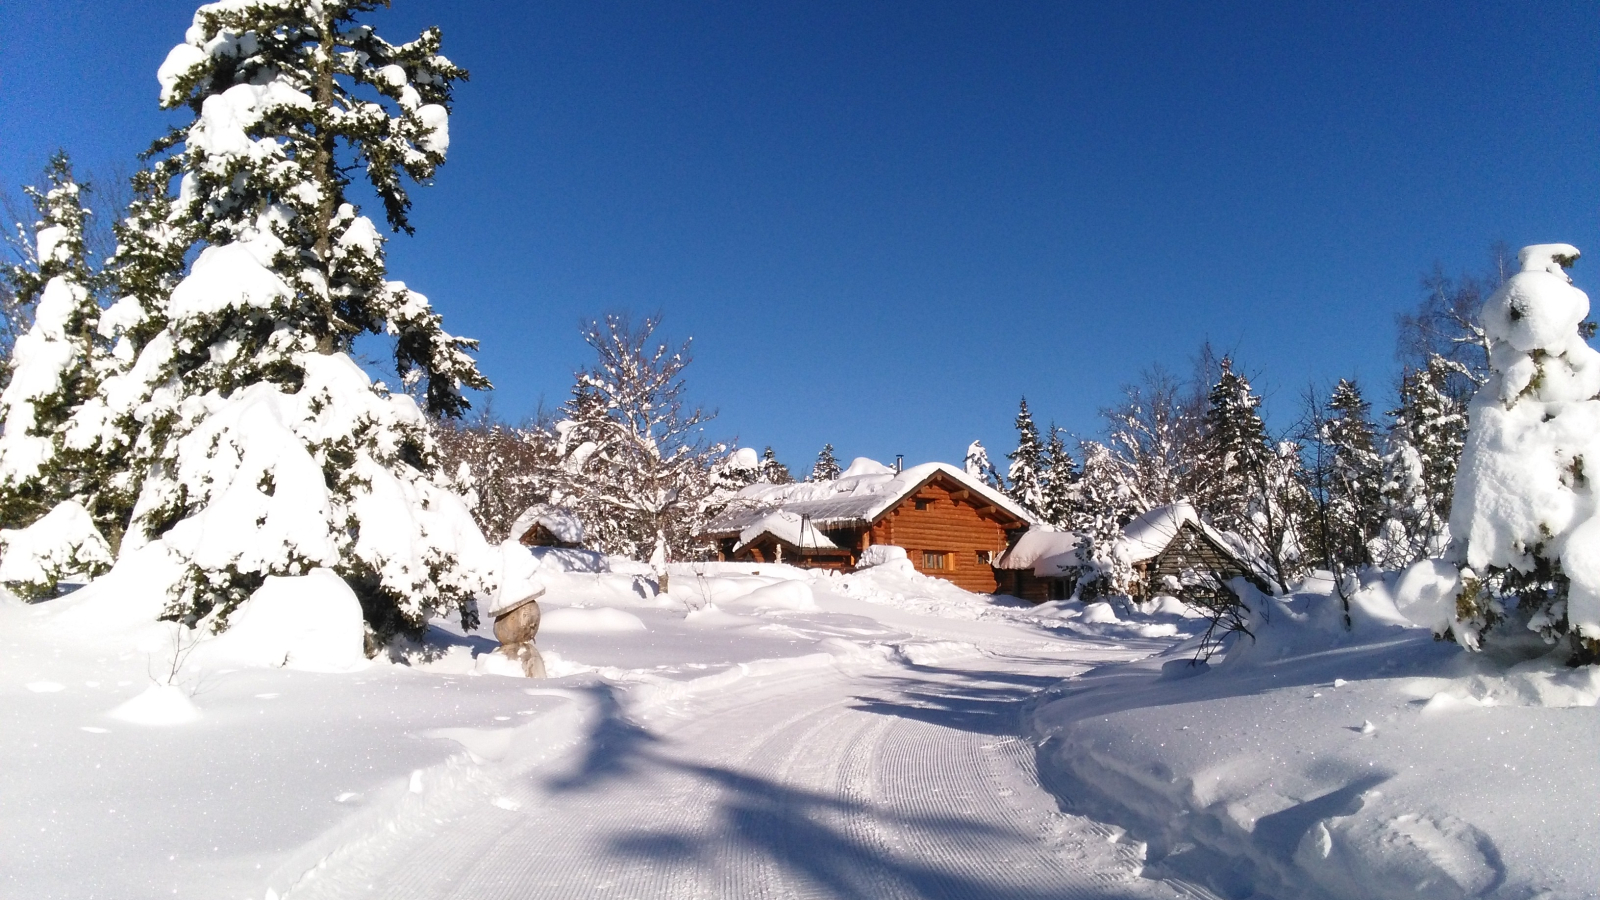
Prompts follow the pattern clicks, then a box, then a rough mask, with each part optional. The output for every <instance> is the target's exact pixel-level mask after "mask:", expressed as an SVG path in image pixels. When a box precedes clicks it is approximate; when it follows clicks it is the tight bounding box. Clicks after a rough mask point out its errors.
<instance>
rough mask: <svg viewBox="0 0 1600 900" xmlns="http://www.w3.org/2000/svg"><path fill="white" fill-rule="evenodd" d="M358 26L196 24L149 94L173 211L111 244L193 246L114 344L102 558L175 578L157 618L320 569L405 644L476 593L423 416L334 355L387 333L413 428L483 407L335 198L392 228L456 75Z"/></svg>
mask: <svg viewBox="0 0 1600 900" xmlns="http://www.w3.org/2000/svg"><path fill="white" fill-rule="evenodd" d="M380 5H385V4H380V3H378V2H375V0H347V2H345V0H323V2H304V0H252V2H244V0H224V2H217V3H211V4H207V5H205V6H202V7H201V8H200V9H199V10H198V11H197V12H196V13H195V16H194V21H193V24H192V25H191V27H190V28H189V30H188V32H187V34H186V36H185V40H184V42H183V43H182V44H179V45H178V46H177V47H174V48H173V50H172V51H171V52H170V53H169V54H168V56H167V59H166V61H165V62H164V63H163V64H162V66H161V69H160V72H159V73H158V77H159V80H160V82H161V104H162V106H163V107H165V108H168V109H180V108H181V109H186V110H188V111H189V113H190V114H191V115H192V119H191V120H190V121H189V122H188V123H187V124H185V125H183V126H181V127H179V128H177V129H174V130H173V131H172V132H171V134H170V135H169V136H168V137H166V138H164V139H163V140H161V141H160V142H158V143H157V145H156V147H155V153H156V155H157V158H158V162H157V163H156V165H157V166H159V165H161V164H162V163H165V164H166V165H168V166H170V167H171V169H172V170H173V171H175V172H176V173H177V174H178V175H180V176H181V178H180V184H179V189H178V194H177V197H176V198H174V199H173V200H172V206H171V211H170V212H163V211H162V209H161V207H162V203H161V200H160V198H159V197H158V196H155V195H154V192H153V193H152V196H149V197H147V198H146V200H147V205H148V209H147V211H146V212H147V220H148V221H147V223H146V224H147V225H148V227H149V228H150V229H151V230H152V233H146V234H142V235H138V236H134V235H129V236H126V237H123V238H122V239H121V243H122V244H123V245H124V250H125V251H126V255H129V256H130V257H131V256H133V255H134V254H136V253H143V254H146V255H152V256H154V257H155V258H157V259H159V258H160V257H161V255H162V253H163V252H165V249H166V248H168V247H170V246H171V245H173V244H174V243H182V242H183V241H182V240H178V241H173V240H171V239H170V237H169V236H165V235H162V234H160V233H155V232H159V230H161V229H174V230H177V231H180V232H183V234H184V237H185V239H188V238H192V239H194V240H197V241H198V242H200V244H201V245H202V249H201V250H200V252H199V255H198V257H197V258H195V260H194V263H193V265H192V266H191V267H190V268H189V270H188V271H187V273H186V274H185V275H184V276H183V278H182V280H181V281H180V282H178V283H177V284H176V285H175V286H173V287H172V289H171V291H170V294H169V295H167V296H165V297H161V296H159V295H160V292H161V285H160V284H159V281H160V271H159V270H160V266H159V265H151V266H149V267H148V269H149V272H148V277H147V278H146V279H145V280H146V283H143V284H139V285H133V284H129V286H128V288H127V293H128V295H129V296H136V295H138V294H140V293H145V294H148V295H150V296H149V298H148V301H147V304H148V305H146V306H145V308H143V309H140V310H138V312H139V313H140V314H141V315H138V316H133V315H130V316H128V317H127V319H128V323H129V324H128V328H129V330H130V331H134V330H136V329H137V328H139V327H140V326H141V325H143V326H144V328H145V330H146V331H147V332H148V331H154V333H153V334H152V335H151V336H149V337H148V339H147V340H143V341H142V346H140V347H139V351H138V355H137V358H136V359H134V361H133V362H132V364H131V366H130V367H129V370H128V372H127V373H125V374H124V375H122V376H121V377H118V378H115V379H108V380H107V383H106V385H105V386H104V387H103V389H102V391H101V395H102V396H101V398H100V400H101V401H102V403H101V404H100V405H103V407H104V415H103V417H102V418H103V420H104V421H106V422H111V421H116V420H117V419H119V418H120V417H122V416H125V415H130V414H131V415H132V416H133V417H134V418H135V420H136V422H137V427H138V432H137V436H136V437H135V438H134V439H133V441H132V459H133V465H134V467H135V468H136V469H138V470H139V471H140V473H141V474H142V475H143V478H142V480H141V482H140V483H139V485H138V497H137V500H136V502H135V504H134V508H133V511H132V522H131V527H130V532H129V536H128V539H127V541H126V543H125V547H126V546H130V545H131V546H133V547H138V546H140V545H142V544H144V543H146V542H149V541H157V540H159V541H160V542H162V543H163V544H164V545H165V547H166V549H167V550H168V551H169V552H172V553H174V554H175V555H176V556H177V557H178V558H179V559H181V560H182V561H183V562H184V563H185V568H186V575H185V577H184V578H183V580H182V581H181V583H179V584H177V585H174V586H173V597H172V603H171V605H170V607H169V614H170V615H173V616H175V617H180V618H183V619H186V620H189V621H195V620H197V619H199V618H202V617H205V616H208V615H213V616H215V623H216V624H217V625H218V626H220V625H221V624H223V623H224V622H225V620H226V616H227V614H228V612H229V611H230V610H231V609H232V608H233V607H234V606H235V605H237V604H238V603H239V602H240V601H242V600H243V599H245V598H246V597H248V596H249V594H250V593H251V592H252V591H253V590H254V589H255V588H256V587H257V586H259V585H260V584H261V583H262V582H263V580H264V579H265V577H266V576H268V575H275V574H299V573H302V572H305V571H307V570H308V569H310V568H314V567H319V566H321V567H328V568H331V569H333V570H335V571H336V572H338V573H339V574H340V575H342V576H343V577H344V579H345V580H346V582H348V583H349V584H350V586H351V587H352V588H353V589H354V590H355V592H356V594H357V596H358V597H359V598H360V599H361V602H362V606H363V608H364V610H365V612H366V614H367V618H368V621H369V623H370V624H371V625H372V626H373V627H374V628H375V629H376V630H377V631H378V632H379V633H380V634H386V633H392V632H395V631H411V632H414V631H416V630H418V629H420V628H421V626H422V624H423V622H424V621H425V620H426V618H427V617H428V616H429V615H432V614H434V613H437V612H440V611H443V610H447V609H451V608H459V609H461V610H462V612H463V615H464V616H465V615H467V612H468V610H469V607H468V606H467V602H468V600H469V599H470V598H471V597H472V596H473V595H474V594H475V593H479V592H482V591H485V590H487V589H488V588H489V587H491V586H492V584H491V582H492V578H493V574H492V571H491V570H492V568H493V563H492V561H490V556H489V554H488V553H487V548H486V546H485V543H484V540H483V536H482V534H481V532H479V530H478V528H477V526H476V525H475V524H474V523H473V522H472V519H471V516H470V514H469V513H468V511H467V509H466V507H465V505H464V504H463V503H462V500H461V498H460V497H459V496H458V495H457V494H456V493H455V492H454V490H452V488H451V486H450V485H449V483H448V482H449V479H448V478H447V477H446V476H445V475H444V474H443V473H441V472H440V471H439V470H438V468H437V464H436V455H435V447H434V443H433V440H432V437H431V435H430V432H429V428H428V423H427V420H426V418H425V415H424V412H423V410H422V409H419V408H418V405H417V403H416V402H413V399H412V397H410V396H407V395H405V394H391V393H390V392H389V391H388V390H387V389H386V388H384V387H383V386H382V385H375V384H373V383H372V381H371V379H370V378H368V377H367V376H366V374H365V373H363V372H362V371H361V369H360V368H359V367H358V366H356V364H355V363H354V362H353V360H352V359H351V358H350V356H349V351H350V349H351V345H352V342H353V341H354V339H355V338H356V336H357V335H360V334H363V333H375V334H386V335H388V336H389V337H390V338H392V340H393V341H394V347H395V351H394V352H395V364H396V368H397V370H398V374H399V376H400V380H401V384H402V385H404V386H405V387H406V389H407V390H408V391H411V392H412V393H414V394H415V395H416V396H417V397H418V398H420V399H421V401H422V404H423V406H424V407H425V409H426V411H427V413H429V414H442V415H454V414H458V413H460V412H461V411H462V410H464V409H465V408H466V407H467V402H466V400H465V398H464V397H463V396H462V393H461V392H462V390H463V389H464V388H468V387H472V388H482V387H486V386H487V382H486V381H485V380H484V378H483V377H482V376H481V375H480V374H479V373H478V371H477V368H476V366H475V364H474V363H473V361H472V359H471V357H470V356H469V355H468V351H469V350H470V349H472V347H473V346H474V344H473V342H471V341H468V340H465V339H461V338H457V337H454V336H451V335H449V334H448V333H446V332H445V331H444V330H443V329H442V328H441V327H440V318H439V316H438V314H437V313H435V312H434V311H433V310H432V309H431V307H430V306H429V304H428V301H427V299H426V298H424V297H423V296H422V295H420V294H418V293H416V292H415V291H412V290H410V289H409V288H407V287H406V286H405V285H404V284H402V283H400V282H396V281H390V280H387V279H386V277H385V274H384V252H383V238H382V237H381V235H380V234H379V232H378V229H377V227H376V226H375V225H374V224H373V222H372V221H371V220H370V219H368V218H367V217H365V216H363V215H361V214H360V212H359V211H358V210H357V209H356V207H355V205H354V203H353V202H352V200H351V198H350V197H349V196H348V189H349V187H350V183H349V179H350V175H351V173H353V172H360V173H362V174H364V176H365V178H366V180H367V182H368V184H369V185H370V187H371V188H372V190H373V191H374V192H375V193H376V195H377V197H378V199H379V200H380V202H382V204H383V206H384V210H385V214H386V218H387V220H388V223H389V224H390V225H391V226H392V227H393V228H395V229H398V230H404V231H408V232H409V231H410V224H409V222H408V220H407V211H408V209H409V206H410V200H409V198H408V196H407V193H406V189H405V185H404V182H405V180H406V179H411V180H414V181H425V180H427V179H429V178H431V177H432V175H433V173H434V170H435V169H436V167H437V166H438V165H439V164H441V163H442V162H443V161H444V154H445V150H446V148H447V147H448V143H449V138H448V115H449V112H448V111H449V105H450V98H451V88H452V86H453V84H454V82H456V81H457V80H459V79H461V78H463V77H465V72H463V71H462V70H461V69H459V68H457V67H456V66H455V65H454V64H453V63H451V62H450V61H449V60H448V59H446V58H445V57H444V56H442V55H440V53H439V33H438V31H437V30H436V29H430V30H428V31H426V32H424V33H423V34H422V36H421V37H419V38H418V39H417V40H415V41H412V42H410V43H407V44H400V45H395V44H390V43H389V42H387V41H385V40H384V39H383V38H381V37H379V36H378V34H377V32H376V31H375V30H374V29H373V28H372V27H371V26H370V25H367V24H366V23H364V22H362V21H359V20H360V18H361V17H362V16H363V15H364V14H365V13H368V12H370V11H371V10H373V9H375V8H377V7H378V6H380ZM134 238H137V239H139V240H144V241H145V242H146V244H147V245H148V246H146V247H144V248H139V247H135V246H133V244H135V243H137V241H136V240H134ZM156 323H159V324H160V327H159V329H156V328H155V327H154V326H155V324H156ZM135 342H137V341H135Z"/></svg>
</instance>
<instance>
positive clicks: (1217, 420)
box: [1196, 357, 1309, 589]
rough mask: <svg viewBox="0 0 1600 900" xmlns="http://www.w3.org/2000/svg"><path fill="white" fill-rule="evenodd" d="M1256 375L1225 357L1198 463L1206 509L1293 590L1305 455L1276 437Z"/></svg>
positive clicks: (1211, 395) (1304, 498) (1211, 396)
mask: <svg viewBox="0 0 1600 900" xmlns="http://www.w3.org/2000/svg"><path fill="white" fill-rule="evenodd" d="M1260 406H1261V397H1260V396H1259V395H1258V394H1256V393H1255V390H1254V389H1253V388H1252V387H1251V386H1250V381H1249V379H1247V378H1245V376H1244V375H1242V374H1240V373H1238V372H1236V371H1234V368H1233V361H1232V360H1231V359H1229V358H1227V357H1224V358H1223V359H1222V361H1221V368H1220V373H1219V375H1218V378H1217V382H1216V384H1215V385H1213V386H1212V388H1211V391H1210V393H1209V394H1208V395H1207V407H1206V411H1205V415H1204V423H1203V426H1204V427H1203V430H1202V433H1201V438H1200V441H1199V459H1198V460H1197V462H1196V468H1197V469H1198V470H1199V471H1200V472H1201V474H1202V475H1203V477H1204V478H1205V481H1204V482H1203V498H1204V503H1203V505H1202V509H1201V511H1202V512H1203V513H1204V514H1206V515H1207V516H1208V517H1209V519H1210V521H1211V524H1212V525H1214V526H1215V527H1217V528H1219V529H1221V530H1223V531H1228V532H1233V533H1235V534H1237V535H1240V536H1241V537H1243V538H1244V539H1245V540H1246V541H1248V542H1249V543H1250V544H1251V545H1253V547H1254V549H1255V550H1256V552H1258V553H1259V554H1260V555H1261V557H1262V558H1263V560H1264V561H1265V562H1266V563H1268V564H1269V565H1270V567H1271V569H1272V572H1273V575H1274V576H1275V578H1276V579H1277V581H1278V587H1279V588H1282V589H1286V588H1287V585H1288V581H1289V579H1290V577H1291V576H1292V575H1294V574H1296V572H1297V570H1298V568H1299V560H1300V557H1301V555H1302V548H1301V541H1300V527H1299V520H1300V518H1301V517H1302V516H1303V514H1304V511H1305V509H1306V507H1307V506H1309V497H1308V496H1307V495H1306V492H1305V488H1304V485H1303V484H1302V483H1301V480H1300V454H1299V447H1298V445H1296V444H1294V443H1292V442H1287V441H1284V442H1274V441H1272V440H1270V439H1269V437H1268V434H1267V427H1266V423H1265V422H1264V421H1263V420H1262V418H1261V413H1260V411H1259V408H1260Z"/></svg>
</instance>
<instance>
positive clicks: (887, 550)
mask: <svg viewBox="0 0 1600 900" xmlns="http://www.w3.org/2000/svg"><path fill="white" fill-rule="evenodd" d="M874 566H886V567H889V568H898V569H903V570H907V571H910V570H912V569H913V568H914V567H913V566H912V565H911V558H910V557H908V556H906V548H904V547H896V546H895V545H893V544H873V545H872V546H870V547H868V548H867V549H865V550H863V551H861V559H860V561H859V562H857V563H856V571H858V572H859V571H860V570H862V569H870V568H872V567H874Z"/></svg>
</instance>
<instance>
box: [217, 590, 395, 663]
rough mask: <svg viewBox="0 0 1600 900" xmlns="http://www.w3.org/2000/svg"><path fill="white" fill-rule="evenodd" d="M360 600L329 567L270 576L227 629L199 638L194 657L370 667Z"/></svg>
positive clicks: (232, 661) (238, 610)
mask: <svg viewBox="0 0 1600 900" xmlns="http://www.w3.org/2000/svg"><path fill="white" fill-rule="evenodd" d="M365 639H366V626H365V624H364V622H363V620H362V617H361V601H359V600H357V599H356V595H355V592H354V591H352V590H351V589H350V586H349V585H347V584H345V582H344V579H342V578H340V577H339V576H338V575H336V574H334V573H333V572H331V571H329V570H328V569H312V570H311V571H310V572H307V573H306V574H304V575H298V576H280V575H274V576H268V578H267V580H266V583H264V584H263V585H262V586H261V587H260V588H258V589H257V590H256V592H255V593H253V594H251V595H250V599H249V600H246V601H245V602H244V603H243V604H241V605H240V606H239V608H238V609H237V610H236V611H235V612H234V613H233V615H232V617H231V619H230V623H229V627H228V630H227V631H225V632H223V633H222V634H220V635H217V636H216V637H213V638H208V639H206V640H205V641H203V642H202V643H201V644H200V645H199V646H198V647H197V648H196V650H195V661H196V662H203V663H206V664H209V665H220V664H224V663H227V664H233V665H247V666H282V667H284V668H288V669H303V670H306V671H311V672H349V671H354V670H357V669H364V668H366V667H367V666H368V665H369V662H368V660H367V657H366V653H365V652H364V651H365Z"/></svg>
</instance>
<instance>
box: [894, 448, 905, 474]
mask: <svg viewBox="0 0 1600 900" xmlns="http://www.w3.org/2000/svg"><path fill="white" fill-rule="evenodd" d="M905 468H906V455H905V454H904V453H896V454H895V455H894V473H895V474H896V475H899V474H900V473H901V472H903V471H905Z"/></svg>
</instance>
